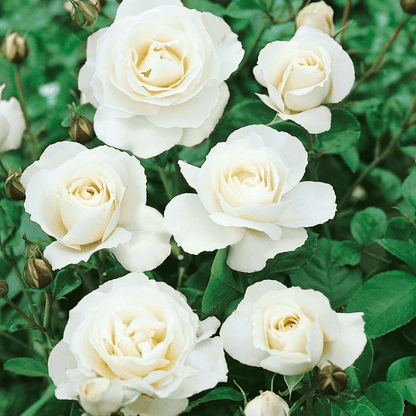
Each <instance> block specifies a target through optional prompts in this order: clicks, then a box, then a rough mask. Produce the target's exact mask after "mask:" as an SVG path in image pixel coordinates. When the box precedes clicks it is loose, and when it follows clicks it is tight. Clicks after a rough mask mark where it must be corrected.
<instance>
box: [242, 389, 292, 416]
mask: <svg viewBox="0 0 416 416" xmlns="http://www.w3.org/2000/svg"><path fill="white" fill-rule="evenodd" d="M244 413H245V415H246V416H288V415H289V406H288V404H287V403H286V402H285V401H284V400H283V399H282V398H281V397H280V396H278V395H277V394H275V393H273V392H272V391H265V392H263V393H261V394H260V396H257V397H256V398H254V399H253V400H251V401H250V402H248V404H247V406H246V407H245V409H244Z"/></svg>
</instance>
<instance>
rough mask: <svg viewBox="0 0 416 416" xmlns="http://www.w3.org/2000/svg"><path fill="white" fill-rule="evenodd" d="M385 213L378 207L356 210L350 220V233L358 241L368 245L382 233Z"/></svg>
mask: <svg viewBox="0 0 416 416" xmlns="http://www.w3.org/2000/svg"><path fill="white" fill-rule="evenodd" d="M386 225H387V215H386V213H385V212H384V211H383V210H381V209H380V208H374V207H369V208H366V209H365V210H364V211H360V212H357V213H356V214H355V215H354V217H353V218H352V220H351V234H352V235H353V237H354V238H355V239H356V240H357V242H358V243H360V244H362V245H364V246H370V245H371V244H373V243H375V242H376V240H377V239H379V238H380V237H381V236H382V235H383V234H384V229H385V228H386Z"/></svg>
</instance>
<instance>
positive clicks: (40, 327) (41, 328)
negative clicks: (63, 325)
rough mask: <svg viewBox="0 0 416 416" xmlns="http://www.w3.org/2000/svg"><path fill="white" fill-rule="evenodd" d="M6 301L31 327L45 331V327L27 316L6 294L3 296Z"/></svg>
mask: <svg viewBox="0 0 416 416" xmlns="http://www.w3.org/2000/svg"><path fill="white" fill-rule="evenodd" d="M3 299H4V300H5V301H6V303H7V304H8V305H9V306H10V307H11V308H13V309H14V310H15V311H16V312H17V313H18V314H19V315H20V316H21V317H22V318H23V319H24V320H25V321H26V322H27V323H28V324H29V325H30V326H31V327H33V328H34V329H38V330H39V331H42V332H43V331H45V328H44V327H42V326H40V325H38V324H37V323H36V322H35V320H34V319H33V318H31V317H30V316H27V315H26V314H25V313H24V312H23V311H22V310H21V309H20V308H19V307H18V306H17V305H16V304H15V303H14V302H13V301H12V300H11V299H10V298H9V297H8V296H7V295H6V296H3Z"/></svg>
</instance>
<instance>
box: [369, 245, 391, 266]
mask: <svg viewBox="0 0 416 416" xmlns="http://www.w3.org/2000/svg"><path fill="white" fill-rule="evenodd" d="M363 253H364V254H366V255H367V256H369V257H372V258H373V259H376V260H378V261H381V262H382V263H386V264H390V263H391V262H390V261H388V260H386V259H385V258H384V257H380V256H378V255H377V254H374V253H372V252H371V251H369V250H367V249H363Z"/></svg>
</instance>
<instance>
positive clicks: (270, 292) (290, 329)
mask: <svg viewBox="0 0 416 416" xmlns="http://www.w3.org/2000/svg"><path fill="white" fill-rule="evenodd" d="M362 315H363V313H361V312H356V313H336V312H334V311H333V310H332V309H331V305H330V304H329V301H328V299H327V298H326V297H325V296H324V295H323V294H322V293H320V292H317V291H315V290H312V289H309V290H303V289H301V288H299V287H291V288H287V287H286V286H285V285H283V284H282V283H280V282H278V281H275V280H264V281H262V282H258V283H255V284H254V285H252V286H249V287H248V289H247V291H246V294H245V296H244V298H243V300H242V301H241V302H240V304H239V305H238V307H237V309H236V310H235V311H234V312H233V313H232V314H231V315H230V316H229V317H228V318H227V319H226V321H225V322H224V324H223V326H222V328H221V332H220V336H221V338H222V340H223V343H224V349H225V350H226V351H227V352H228V354H230V355H231V357H233V358H235V359H236V360H238V361H240V362H242V363H243V364H247V365H252V366H255V367H263V368H265V369H267V370H270V371H273V372H274V373H278V374H284V375H297V374H303V373H306V372H308V371H311V370H312V369H313V368H314V367H315V366H319V367H321V368H322V367H324V366H326V365H328V364H329V363H332V364H335V365H337V366H339V367H341V368H343V369H344V368H346V367H348V366H350V365H352V364H353V363H354V361H355V360H356V359H357V358H358V357H359V356H360V354H361V352H362V351H363V349H364V346H365V344H366V342H367V339H366V336H365V334H364V320H363V318H362Z"/></svg>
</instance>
